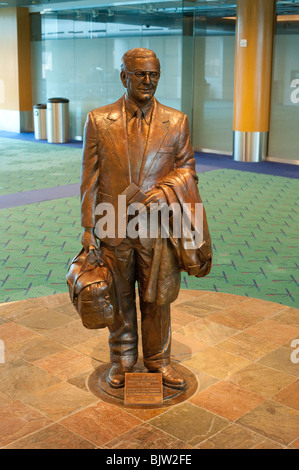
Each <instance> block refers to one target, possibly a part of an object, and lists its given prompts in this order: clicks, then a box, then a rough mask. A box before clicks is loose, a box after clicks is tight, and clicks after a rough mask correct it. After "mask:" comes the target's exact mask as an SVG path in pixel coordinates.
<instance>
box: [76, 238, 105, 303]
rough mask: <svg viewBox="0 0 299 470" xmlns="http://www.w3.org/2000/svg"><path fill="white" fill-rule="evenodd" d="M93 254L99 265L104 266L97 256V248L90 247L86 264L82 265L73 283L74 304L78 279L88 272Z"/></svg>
mask: <svg viewBox="0 0 299 470" xmlns="http://www.w3.org/2000/svg"><path fill="white" fill-rule="evenodd" d="M92 252H93V255H94V256H95V257H96V258H97V261H98V264H99V266H103V264H104V263H103V261H102V260H101V259H100V258H99V257H98V256H97V255H96V247H95V246H93V245H90V247H89V251H88V253H87V256H86V258H85V260H84V262H83V263H82V266H81V268H80V270H79V272H78V274H77V276H76V279H75V281H74V283H73V286H72V292H71V299H72V302H73V301H74V297H75V290H76V285H77V282H78V279H79V277H80V276H82V274H83V273H84V271H85V270H86V266H87V265H88V263H90V260H89V253H92ZM92 269H93V268H91V269H90V270H92Z"/></svg>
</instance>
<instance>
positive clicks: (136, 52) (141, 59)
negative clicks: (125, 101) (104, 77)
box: [120, 47, 160, 107]
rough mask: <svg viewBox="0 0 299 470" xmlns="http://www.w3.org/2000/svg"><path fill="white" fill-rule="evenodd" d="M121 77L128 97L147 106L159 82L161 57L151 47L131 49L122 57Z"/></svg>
mask: <svg viewBox="0 0 299 470" xmlns="http://www.w3.org/2000/svg"><path fill="white" fill-rule="evenodd" d="M120 78H121V81H122V84H123V85H124V87H125V88H127V95H128V97H129V98H130V99H131V100H132V101H134V102H135V103H136V105H137V106H139V107H142V106H145V105H146V104H147V103H148V102H149V101H150V100H151V99H152V98H153V96H154V94H155V91H156V88H157V85H158V82H159V78H160V62H159V59H158V58H157V56H156V54H155V53H154V52H153V51H151V50H150V49H144V48H142V47H138V48H136V49H131V50H129V51H127V52H126V53H125V54H124V55H123V57H122V60H121V73H120Z"/></svg>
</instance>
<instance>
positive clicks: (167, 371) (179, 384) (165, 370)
mask: <svg viewBox="0 0 299 470" xmlns="http://www.w3.org/2000/svg"><path fill="white" fill-rule="evenodd" d="M150 372H160V373H161V374H162V382H163V385H165V386H166V387H170V388H176V389H179V390H182V389H183V388H185V386H186V380H185V378H184V377H183V376H182V375H181V374H179V372H177V371H176V370H175V369H174V368H173V367H172V366H171V365H170V364H168V365H167V366H161V367H159V368H157V369H150Z"/></svg>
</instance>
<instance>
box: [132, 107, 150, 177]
mask: <svg viewBox="0 0 299 470" xmlns="http://www.w3.org/2000/svg"><path fill="white" fill-rule="evenodd" d="M147 127H148V126H147V124H146V122H145V120H144V118H143V113H142V110H141V109H140V108H138V109H137V111H136V112H135V114H134V116H133V118H132V119H131V120H130V121H129V125H128V134H129V145H130V165H131V179H132V181H133V182H134V183H136V184H138V179H139V171H140V167H141V163H142V158H143V154H144V150H145V144H146V138H147Z"/></svg>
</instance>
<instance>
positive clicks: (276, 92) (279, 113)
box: [268, 17, 299, 161]
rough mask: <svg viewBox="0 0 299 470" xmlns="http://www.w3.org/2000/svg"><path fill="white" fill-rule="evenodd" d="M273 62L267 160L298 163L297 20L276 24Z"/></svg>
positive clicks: (298, 28)
mask: <svg viewBox="0 0 299 470" xmlns="http://www.w3.org/2000/svg"><path fill="white" fill-rule="evenodd" d="M294 18H296V17H294ZM273 60H274V63H273V75H272V93H271V112H270V132H269V148H268V157H270V158H274V159H279V160H290V161H292V160H294V161H295V160H298V161H299V138H298V130H299V21H298V19H297V21H290V20H288V21H287V22H280V21H279V22H278V25H277V31H276V35H275V38H274V56H273Z"/></svg>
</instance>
